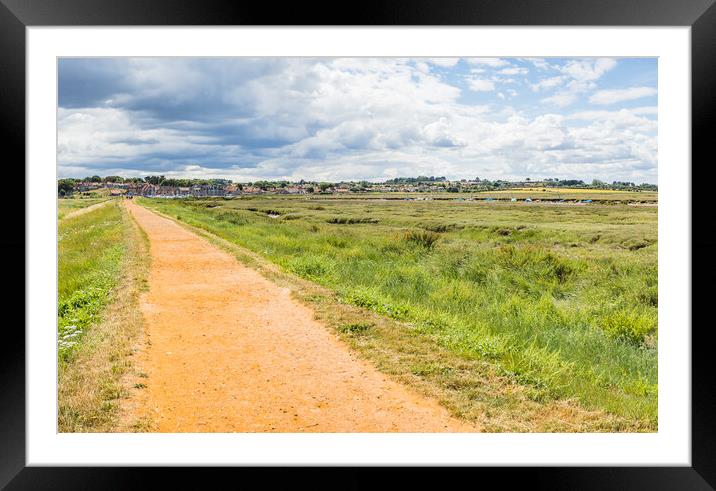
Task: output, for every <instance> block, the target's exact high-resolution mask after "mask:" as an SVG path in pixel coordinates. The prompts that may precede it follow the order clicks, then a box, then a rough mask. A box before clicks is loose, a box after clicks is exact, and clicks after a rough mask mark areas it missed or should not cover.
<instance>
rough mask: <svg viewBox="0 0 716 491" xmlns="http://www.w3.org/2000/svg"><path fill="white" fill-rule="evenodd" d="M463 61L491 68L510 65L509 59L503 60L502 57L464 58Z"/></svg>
mask: <svg viewBox="0 0 716 491" xmlns="http://www.w3.org/2000/svg"><path fill="white" fill-rule="evenodd" d="M465 61H467V62H468V63H469V64H471V65H485V66H489V67H492V68H499V67H501V66H509V65H510V62H509V61H507V60H503V59H502V58H465Z"/></svg>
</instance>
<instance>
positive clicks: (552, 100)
mask: <svg viewBox="0 0 716 491" xmlns="http://www.w3.org/2000/svg"><path fill="white" fill-rule="evenodd" d="M576 100H577V94H575V93H572V92H561V93H559V94H555V95H553V96H549V97H545V98H543V99H542V103H544V104H552V105H555V106H557V107H566V106H569V105H570V104H572V103H574V101H576Z"/></svg>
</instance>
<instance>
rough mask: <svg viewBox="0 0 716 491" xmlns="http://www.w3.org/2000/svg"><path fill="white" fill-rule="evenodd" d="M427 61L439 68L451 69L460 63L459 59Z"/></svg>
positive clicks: (431, 59)
mask: <svg viewBox="0 0 716 491" xmlns="http://www.w3.org/2000/svg"><path fill="white" fill-rule="evenodd" d="M428 61H429V62H430V63H432V64H433V65H437V66H439V67H443V68H452V67H454V66H455V65H457V64H458V63H459V62H460V58H430V59H429V60H428Z"/></svg>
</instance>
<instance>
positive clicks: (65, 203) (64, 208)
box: [57, 198, 107, 220]
mask: <svg viewBox="0 0 716 491" xmlns="http://www.w3.org/2000/svg"><path fill="white" fill-rule="evenodd" d="M106 200H107V198H65V199H58V200H57V218H58V219H60V220H62V219H63V218H65V216H67V215H68V214H70V213H73V212H75V211H77V210H81V209H82V208H87V207H89V206H92V205H96V204H98V203H102V202H103V201H106Z"/></svg>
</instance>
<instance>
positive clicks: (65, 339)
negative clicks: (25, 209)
mask: <svg viewBox="0 0 716 491" xmlns="http://www.w3.org/2000/svg"><path fill="white" fill-rule="evenodd" d="M58 232H59V240H58V431H60V432H106V431H117V430H118V429H120V422H121V404H120V403H121V400H122V398H124V397H125V396H126V395H127V393H128V389H127V387H128V384H129V383H128V382H127V381H126V380H125V379H126V378H127V377H128V376H129V375H131V373H132V363H131V356H132V355H133V353H134V351H135V348H134V346H135V344H136V343H137V341H138V339H139V335H140V333H141V329H142V318H141V313H140V311H139V308H138V295H139V292H140V291H141V289H142V287H143V285H144V281H145V276H146V271H147V258H148V255H147V247H148V245H147V241H146V237H144V236H143V234H142V232H141V231H140V230H139V229H138V227H137V226H136V224H134V222H133V221H132V219H131V218H130V217H129V215H128V214H127V212H126V210H125V209H124V208H123V207H121V206H120V204H119V203H117V202H115V203H112V204H110V205H108V206H103V207H100V208H97V209H95V210H93V211H91V212H88V213H85V214H82V215H78V216H76V217H71V218H67V219H66V220H63V221H61V222H60V224H59V227H58Z"/></svg>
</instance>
